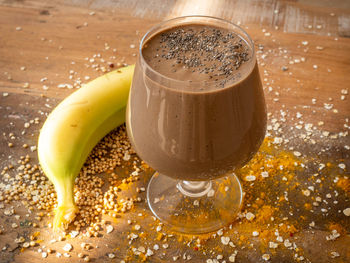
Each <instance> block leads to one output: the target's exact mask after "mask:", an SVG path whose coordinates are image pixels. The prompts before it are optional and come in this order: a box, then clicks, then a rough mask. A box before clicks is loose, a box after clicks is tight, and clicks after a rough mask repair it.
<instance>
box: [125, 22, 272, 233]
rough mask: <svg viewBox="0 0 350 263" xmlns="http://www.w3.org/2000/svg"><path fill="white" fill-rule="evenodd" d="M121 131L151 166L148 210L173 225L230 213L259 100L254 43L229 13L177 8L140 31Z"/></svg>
mask: <svg viewBox="0 0 350 263" xmlns="http://www.w3.org/2000/svg"><path fill="white" fill-rule="evenodd" d="M126 124H127V132H128V135H129V138H130V140H131V143H132V145H133V147H134V149H135V151H136V152H137V154H138V155H139V156H140V157H141V158H142V159H143V160H144V161H145V162H146V163H147V164H148V165H149V166H150V167H151V168H153V169H154V170H155V171H156V172H155V174H154V176H153V177H152V178H151V180H150V182H149V185H148V189H147V198H148V204H149V206H150V208H151V210H152V212H153V213H154V215H155V216H156V217H157V218H158V219H160V220H161V221H162V222H163V223H165V224H167V225H169V226H170V227H171V228H172V229H173V230H175V231H180V232H185V233H205V232H210V231H214V230H217V229H219V228H221V227H224V226H226V225H228V224H230V223H231V222H233V221H234V220H235V218H236V217H237V214H238V212H239V211H240V208H241V203H242V188H241V185H240V182H239V179H238V178H237V177H236V175H235V174H234V171H235V169H237V168H240V167H242V166H243V165H245V164H246V163H247V162H248V161H249V160H250V159H251V158H252V156H253V155H254V154H255V153H256V152H257V150H258V149H259V146H260V145H261V143H262V141H263V139H264V136H265V129H266V107H265V99H264V93H263V89H262V84H261V80H260V75H259V70H258V65H257V61H256V57H255V51H254V44H253V42H252V40H251V39H250V37H249V36H248V34H247V33H246V32H245V31H244V30H243V29H242V28H240V27H238V26H237V25H234V24H232V23H231V22H228V21H225V20H222V19H218V18H214V17H206V16H188V17H179V18H175V19H172V20H169V21H166V22H163V23H161V24H159V25H157V26H155V27H153V28H152V29H151V30H150V31H148V33H147V34H146V35H145V36H144V37H143V39H142V41H141V44H140V50H139V57H138V61H137V63H136V68H135V73H134V77H133V82H132V87H131V90H130V96H129V102H128V108H127V120H126Z"/></svg>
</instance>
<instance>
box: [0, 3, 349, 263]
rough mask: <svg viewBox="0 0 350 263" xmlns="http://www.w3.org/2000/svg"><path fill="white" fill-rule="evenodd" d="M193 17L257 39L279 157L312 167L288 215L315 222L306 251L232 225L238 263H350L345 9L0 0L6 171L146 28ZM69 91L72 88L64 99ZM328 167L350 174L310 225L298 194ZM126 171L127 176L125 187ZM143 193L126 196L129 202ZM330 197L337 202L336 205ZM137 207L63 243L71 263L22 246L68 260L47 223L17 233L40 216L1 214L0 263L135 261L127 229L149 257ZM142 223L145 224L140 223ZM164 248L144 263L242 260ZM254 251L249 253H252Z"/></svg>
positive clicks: (210, 247) (149, 220)
mask: <svg viewBox="0 0 350 263" xmlns="http://www.w3.org/2000/svg"><path fill="white" fill-rule="evenodd" d="M195 14H198V15H213V16H217V17H221V18H225V19H228V20H230V21H232V22H234V23H237V24H239V25H241V26H242V27H243V28H244V29H245V30H246V31H247V32H248V33H249V34H250V36H251V37H252V39H253V40H254V42H255V46H256V49H257V57H258V61H259V68H260V73H261V78H262V80H263V85H264V91H265V95H266V103H267V108H268V112H269V123H270V124H271V125H272V126H273V125H274V124H275V122H276V120H277V122H281V131H282V133H283V137H284V138H288V140H289V142H288V143H286V144H285V145H284V146H283V147H285V148H286V150H288V151H291V152H293V151H299V152H301V153H302V155H303V156H304V157H305V158H309V159H312V160H314V162H309V163H308V165H309V166H310V167H307V169H306V170H305V172H304V173H303V174H300V175H299V176H298V178H297V179H296V180H298V185H299V186H300V188H296V189H295V195H294V194H291V197H290V199H291V200H292V201H293V202H292V201H291V202H290V207H287V208H286V210H285V214H288V213H289V215H288V216H289V217H290V218H292V219H293V220H294V221H298V220H299V219H298V218H302V217H306V218H308V221H307V222H304V223H301V225H302V226H301V227H300V229H298V230H299V231H298V233H296V234H295V235H294V237H293V240H295V242H296V244H297V245H298V247H299V248H300V249H299V250H297V251H296V250H289V249H281V250H278V249H276V250H274V249H271V248H268V247H267V248H266V247H263V245H262V243H261V242H260V241H259V240H258V239H257V238H253V237H251V235H250V233H251V232H252V231H253V230H254V229H251V227H250V226H249V222H248V223H247V222H245V223H243V224H238V223H237V224H235V223H233V230H232V229H231V230H229V231H228V234H230V235H232V236H231V239H232V240H233V236H234V235H236V234H237V233H242V234H245V235H246V236H249V238H248V241H246V244H247V245H245V246H244V245H243V248H242V245H241V246H239V252H238V254H237V257H236V262H265V261H264V260H263V259H262V254H264V253H269V254H271V259H270V260H269V262H295V261H297V262H298V261H302V262H317V263H319V262H350V250H349V247H350V236H349V233H350V217H346V216H345V215H344V213H343V212H342V211H343V210H344V209H345V208H347V207H350V200H349V192H346V191H343V192H342V191H341V190H339V189H337V188H336V187H335V185H334V180H335V178H336V177H344V178H348V177H349V167H350V158H349V156H350V155H349V154H350V151H349V145H350V140H349V135H348V132H349V125H350V124H349V118H350V104H349V97H348V96H349V95H348V93H349V89H350V38H349V37H350V2H349V1H340V0H337V1H326V0H322V1H313V0H302V1H277V0H262V1H257V0H255V1H253V0H250V1H244V0H239V1H229V0H225V1H200V0H193V1H186V0H180V1H170V0H165V1H161V0H149V1H141V0H129V1H128V0H119V1H118V0H91V1H83V0H72V1H58V0H54V1H38V0H21V1H10V0H0V115H1V119H0V131H1V136H2V137H1V140H0V168H1V169H2V168H3V167H4V166H6V165H8V164H10V163H14V162H16V160H17V159H18V158H19V157H20V156H21V155H25V154H29V155H30V156H31V157H32V158H33V159H34V160H35V159H36V158H37V157H36V152H35V151H34V152H31V151H29V150H28V149H24V148H23V147H22V144H24V143H26V144H28V145H29V146H35V145H36V141H37V137H38V134H39V130H40V127H41V125H42V123H43V122H44V120H45V116H46V114H47V113H49V112H51V110H52V109H53V107H54V106H55V105H57V104H58V103H59V102H60V101H61V100H62V99H63V98H65V97H66V96H67V95H69V94H70V93H71V92H73V91H74V90H75V89H76V87H80V85H81V83H86V82H88V81H89V80H91V79H93V78H95V77H97V76H100V75H102V74H103V69H102V70H101V67H105V68H106V69H108V67H109V66H108V63H113V64H114V65H117V63H121V64H123V63H126V64H133V63H135V61H136V58H137V52H138V49H137V47H138V44H139V41H140V39H141V38H142V36H143V35H144V34H145V33H146V32H147V31H148V30H149V29H150V27H152V26H153V25H155V24H157V23H158V22H160V21H162V20H165V19H169V18H172V17H176V16H180V15H195ZM133 45H135V46H136V48H133ZM92 59H93V61H94V62H91V61H92ZM101 59H102V60H101ZM93 64H98V68H100V70H96V69H95V68H93ZM70 76H71V77H70ZM67 84H69V85H72V87H73V88H72V89H70V88H67V87H68V86H67ZM64 85H66V86H64ZM74 85H75V86H74ZM63 86H64V87H63ZM62 87H63V88H62ZM283 112H285V113H286V114H287V115H286V118H283V117H284V115H283ZM298 116H299V117H298ZM300 116H302V117H300ZM36 117H38V118H39V119H40V123H39V124H37V125H31V127H30V128H28V129H26V128H24V124H25V123H26V122H29V121H30V120H32V119H34V118H36ZM274 119H275V120H274ZM281 119H285V120H283V121H281ZM320 122H323V123H324V124H322V125H321V124H320ZM308 124H312V126H308V127H311V128H310V129H309V130H308V128H305V125H308ZM299 125H300V126H301V128H299ZM278 129H279V128H277V129H276V130H278ZM269 132H270V133H271V136H275V135H276V134H277V133H275V131H274V130H273V129H272V130H270V131H269ZM9 133H14V134H15V137H16V139H15V140H13V142H14V147H11V148H10V147H8V143H9V142H12V141H11V139H10V138H9ZM327 133H329V135H328V134H327ZM325 134H327V135H325ZM332 136H333V137H332ZM313 141H314V143H313ZM323 162H324V163H327V162H330V163H333V164H334V165H335V166H336V165H338V163H344V164H345V165H346V167H347V168H345V170H341V169H340V170H339V171H337V173H336V174H332V175H330V177H329V178H328V179H327V178H326V179H325V180H324V181H323V183H322V187H320V186H319V185H317V186H316V187H317V189H318V190H317V191H318V195H319V196H322V198H323V199H324V200H325V201H326V203H327V200H328V199H327V198H326V197H325V196H326V195H327V194H328V193H330V191H332V192H331V193H332V198H331V199H329V200H328V201H329V202H328V203H327V206H326V207H327V209H328V211H327V213H326V214H325V213H322V212H321V210H317V211H316V212H315V213H314V214H312V213H311V214H307V215H306V214H303V213H304V210H302V209H301V208H300V209H299V205H300V204H301V206H302V205H303V204H304V203H305V202H306V201H305V196H302V195H298V194H297V192H298V193H299V192H301V191H302V189H304V188H306V187H307V186H310V180H309V177H310V176H311V175H312V174H313V173H314V172H315V169H316V168H315V165H319V164H320V163H323ZM1 169H0V170H1ZM127 170H128V169H127V168H125V171H124V170H122V171H120V173H121V174H123V175H125V176H126V175H127ZM316 172H317V169H316ZM151 173H152V171H148V172H145V174H144V175H143V179H142V180H141V181H139V182H137V183H135V186H134V187H135V188H136V187H137V186H139V187H140V186H142V187H146V186H147V182H148V180H149V178H150V176H151ZM278 180H281V179H278ZM251 187H252V189H255V190H252V189H250V188H249V189H247V192H248V193H250V194H251V195H252V196H255V195H256V196H257V197H258V196H259V195H258V194H257V192H259V191H265V190H266V191H268V188H271V187H273V186H271V185H269V186H265V187H267V188H266V189H265V188H259V186H258V185H251ZM135 188H131V189H130V191H131V194H133V193H134V191H135ZM348 190H349V189H348ZM334 191H337V193H338V194H339V196H337V197H336V198H335V197H334ZM276 192H277V190H276ZM141 197H142V199H143V200H144V201H143V202H142V203H141V204H138V205H137V206H136V207H135V209H134V210H133V211H131V212H129V213H127V214H125V215H121V216H120V218H117V220H116V221H115V222H114V227H115V230H114V232H113V235H106V234H103V235H102V236H101V237H99V238H91V239H89V238H85V237H79V238H76V239H69V238H68V239H66V241H65V242H70V243H71V244H72V245H73V246H74V249H73V251H72V253H71V254H72V257H70V258H65V257H62V258H57V257H55V255H49V257H47V258H45V259H43V258H42V257H41V253H38V252H37V250H38V248H39V247H35V248H31V249H27V250H25V251H23V252H22V251H21V249H20V246H19V245H18V244H15V243H14V239H15V238H17V237H19V236H28V235H30V234H31V233H33V232H35V231H39V232H40V239H41V240H43V242H42V244H41V246H46V247H50V248H52V249H53V250H55V251H61V252H62V247H63V245H64V244H65V242H64V241H62V242H58V243H55V244H50V243H49V241H50V240H51V239H53V237H54V235H53V233H52V231H51V229H49V228H48V227H47V223H48V222H49V221H50V220H51V218H46V219H44V220H43V221H41V222H39V226H40V227H39V228H38V229H33V228H32V227H26V226H22V225H21V227H19V228H16V229H12V228H11V224H12V223H13V222H22V220H24V219H26V218H28V219H32V218H33V216H32V215H30V216H28V217H27V216H26V214H27V213H28V211H27V210H26V208H25V207H24V206H23V205H21V203H20V202H17V203H16V202H14V203H12V204H11V205H12V206H14V207H15V210H16V214H18V215H20V219H19V220H17V221H16V219H14V218H10V217H7V216H5V215H4V213H3V210H4V209H1V208H0V229H2V232H3V233H2V234H0V262H25V263H29V262H39V261H40V260H45V261H46V262H58V261H59V262H76V261H79V262H83V261H82V260H81V259H78V258H77V254H78V253H79V252H81V249H80V243H81V242H89V243H91V244H93V246H94V249H92V251H90V252H89V255H90V257H91V259H92V261H93V262H109V261H111V262H120V261H121V260H122V259H124V258H125V257H126V256H128V255H129V253H130V250H131V245H130V244H129V243H128V242H129V240H128V239H127V235H128V234H129V233H130V232H131V229H130V226H129V225H128V224H127V220H128V219H130V220H135V221H136V222H138V223H139V224H140V225H141V226H142V231H143V232H145V233H146V234H147V235H148V238H147V239H146V241H144V243H141V241H140V243H137V242H138V241H137V242H136V244H132V246H135V247H138V246H141V245H142V246H144V247H148V246H152V247H153V245H154V244H155V240H154V238H155V235H154V232H155V230H154V223H153V222H154V219H153V217H152V213H151V211H150V210H149V208H148V206H147V203H146V202H145V198H146V196H145V193H142V194H141ZM277 197H278V195H276V198H277ZM326 199H327V200H326ZM335 200H336V201H337V202H334V201H335ZM0 204H1V202H0ZM8 206H9V204H6V207H8ZM243 209H245V210H247V209H249V206H247V204H245V206H244V208H243ZM315 210H316V209H315ZM139 213H142V214H143V216H142V218H140V217H139V216H138V215H139ZM282 214H283V213H282ZM311 221H315V222H316V227H313V228H311V227H309V223H310V222H311ZM334 223H338V224H340V225H341V226H342V229H343V230H344V232H343V233H342V234H341V236H340V237H339V238H337V239H336V240H334V241H327V240H326V236H329V235H330V233H331V232H330V229H329V225H330V224H334ZM303 224H304V225H303ZM175 236H176V235H175ZM291 238H292V237H291ZM180 239H181V241H179V240H180ZM167 242H168V243H169V248H167V249H163V248H162V249H160V250H159V251H157V252H155V254H154V255H153V256H152V257H149V259H148V262H173V260H174V257H177V256H179V258H178V259H177V262H187V259H184V258H186V256H185V257H184V256H183V255H184V254H186V255H191V257H192V259H191V260H189V261H188V262H206V260H207V259H209V258H216V257H217V255H219V254H222V255H223V256H224V258H223V259H219V262H223V261H224V260H226V262H229V256H230V255H231V254H232V253H233V251H234V250H235V248H232V247H229V246H224V245H222V243H221V241H220V238H212V239H210V240H209V241H208V242H207V243H206V245H205V246H206V249H205V251H195V250H194V249H193V248H192V247H190V246H187V244H186V243H185V242H184V241H183V238H182V237H181V238H180V237H179V236H176V238H175V239H174V238H169V240H168V241H167ZM158 243H161V242H158ZM251 244H253V245H252V247H253V248H252V249H248V248H249V247H250V246H251ZM3 247H5V248H4V249H2V248H3ZM1 249H2V250H1ZM111 252H113V253H115V255H116V257H115V258H114V259H110V258H108V256H107V254H108V253H111ZM332 252H336V253H338V254H339V256H337V254H333V253H332ZM296 254H297V256H296ZM301 255H302V256H303V257H304V259H301V258H300V256H301ZM334 255H335V256H334ZM130 261H131V262H138V261H139V259H137V258H131V260H130ZM214 262H215V261H214Z"/></svg>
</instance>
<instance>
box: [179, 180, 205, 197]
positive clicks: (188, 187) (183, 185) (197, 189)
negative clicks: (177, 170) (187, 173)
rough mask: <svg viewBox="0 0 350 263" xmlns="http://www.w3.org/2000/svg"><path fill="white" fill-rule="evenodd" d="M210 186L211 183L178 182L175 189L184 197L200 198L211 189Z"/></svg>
mask: <svg viewBox="0 0 350 263" xmlns="http://www.w3.org/2000/svg"><path fill="white" fill-rule="evenodd" d="M211 185H212V183H211V181H179V182H178V183H177V185H176V187H177V189H179V191H180V192H181V193H182V194H183V195H185V196H189V197H201V196H204V195H206V194H207V193H208V192H209V191H210V190H211V189H212V187H211Z"/></svg>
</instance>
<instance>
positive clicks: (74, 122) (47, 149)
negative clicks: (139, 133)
mask: <svg viewBox="0 0 350 263" xmlns="http://www.w3.org/2000/svg"><path fill="white" fill-rule="evenodd" d="M133 72H134V66H128V67H125V68H122V69H119V70H115V71H112V72H110V73H107V74H105V75H103V76H101V77H99V78H97V79H95V80H93V81H91V82H89V83H88V84H87V85H85V86H84V87H82V88H80V89H79V90H77V91H75V92H74V93H72V94H71V95H70V96H68V97H67V98H66V99H64V100H63V101H62V102H61V103H60V104H59V105H58V106H57V107H56V108H55V109H54V110H53V111H52V113H51V114H50V115H49V116H48V118H47V120H46V121H45V123H44V125H43V127H42V129H41V131H40V135H39V140H38V157H39V162H40V165H41V167H42V169H43V171H44V173H45V174H46V176H47V177H48V178H49V179H50V180H51V182H52V183H53V184H54V186H55V190H56V192H57V201H58V206H57V209H56V213H55V219H54V222H53V228H54V229H57V228H62V227H63V228H65V227H67V226H68V224H69V223H70V222H71V221H72V220H73V219H74V217H75V213H76V212H77V207H76V205H75V202H74V194H73V188H74V180H75V178H76V176H77V175H78V173H79V171H80V169H81V167H82V166H83V164H84V162H85V161H86V159H87V157H88V155H89V153H90V152H91V150H92V149H93V147H94V146H95V145H96V144H97V143H98V142H99V141H100V140H101V139H102V138H103V137H104V136H105V135H106V134H107V133H109V132H110V131H111V130H112V129H114V128H116V127H117V126H119V125H121V124H122V123H124V122H125V109H126V104H127V99H128V95H129V90H130V85H131V80H132V76H133Z"/></svg>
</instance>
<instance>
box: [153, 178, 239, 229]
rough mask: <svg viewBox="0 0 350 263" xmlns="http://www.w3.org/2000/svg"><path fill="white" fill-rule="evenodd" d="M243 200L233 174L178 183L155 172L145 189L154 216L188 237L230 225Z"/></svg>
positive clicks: (237, 181) (236, 179)
mask: <svg viewBox="0 0 350 263" xmlns="http://www.w3.org/2000/svg"><path fill="white" fill-rule="evenodd" d="M242 198H243V195H242V187H241V184H240V182H239V179H238V178H237V177H236V175H235V174H229V175H227V176H226V177H222V178H219V179H215V180H211V181H180V180H175V179H172V178H171V177H168V176H165V175H163V174H159V173H157V172H156V173H155V174H154V175H153V177H152V178H151V180H150V182H149V184H148V189H147V199H148V205H149V207H150V208H151V210H152V212H153V214H154V215H155V216H156V217H157V218H158V219H159V220H160V221H161V222H163V223H164V224H166V225H168V226H169V227H170V228H171V230H173V231H177V232H183V233H188V234H201V233H208V232H212V231H216V230H218V229H220V228H222V227H225V226H227V225H229V224H230V223H232V222H233V221H234V220H235V219H236V217H237V214H238V212H239V211H240V209H241V204H242Z"/></svg>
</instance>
